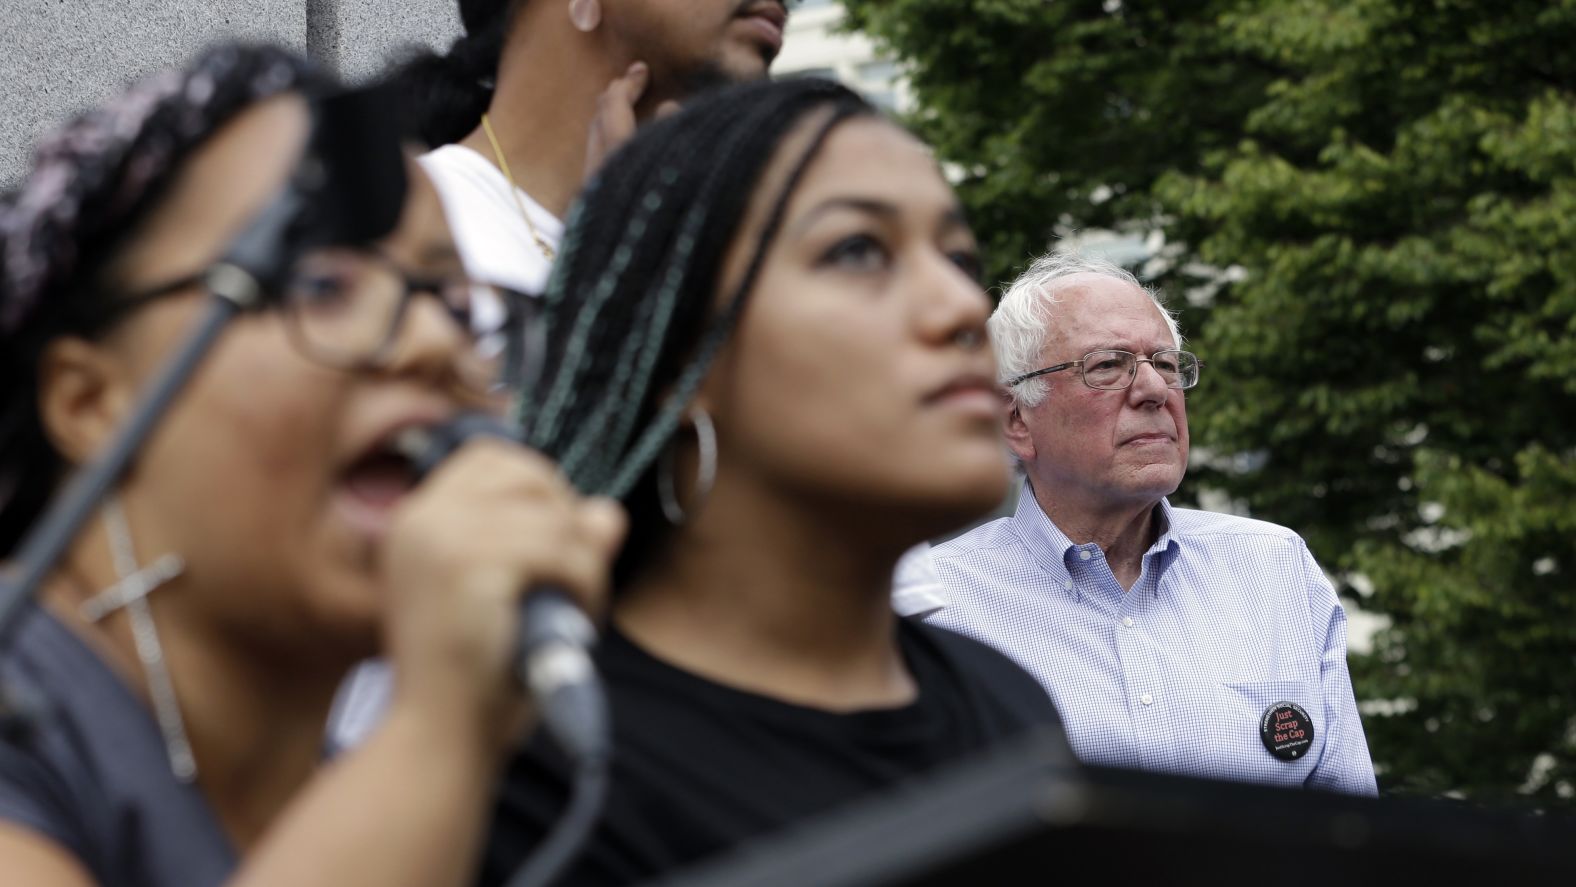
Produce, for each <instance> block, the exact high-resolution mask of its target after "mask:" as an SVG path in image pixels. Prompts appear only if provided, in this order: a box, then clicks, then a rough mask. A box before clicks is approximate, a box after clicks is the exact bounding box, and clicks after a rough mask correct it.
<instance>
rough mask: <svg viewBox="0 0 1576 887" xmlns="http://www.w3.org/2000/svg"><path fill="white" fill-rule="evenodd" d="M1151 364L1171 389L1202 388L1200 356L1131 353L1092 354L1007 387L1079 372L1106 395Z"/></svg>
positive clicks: (1088, 383)
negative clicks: (1057, 374)
mask: <svg viewBox="0 0 1576 887" xmlns="http://www.w3.org/2000/svg"><path fill="white" fill-rule="evenodd" d="M1141 363H1147V364H1149V365H1150V366H1152V367H1154V368H1155V372H1157V373H1159V374H1160V378H1161V379H1162V380H1164V381H1165V383H1166V387H1167V388H1181V389H1187V388H1192V387H1193V386H1194V385H1197V384H1198V371H1199V368H1200V367H1202V366H1203V362H1202V361H1200V360H1199V359H1198V355H1196V354H1194V353H1193V352H1191V351H1156V352H1155V353H1154V354H1152V355H1150V356H1149V357H1139V356H1138V355H1136V354H1134V353H1132V352H1131V351H1091V352H1089V353H1088V354H1085V355H1084V356H1083V359H1082V360H1070V361H1068V362H1067V363H1059V364H1057V365H1056V366H1051V367H1046V368H1045V369H1041V370H1035V371H1034V372H1032V373H1024V374H1023V375H1021V376H1018V377H1017V378H1015V379H1009V380H1008V381H1007V385H1008V386H1009V387H1010V386H1013V385H1017V384H1019V383H1022V382H1026V381H1028V380H1029V379H1033V378H1034V377H1036V376H1043V375H1046V374H1047V373H1059V372H1061V371H1062V370H1069V369H1072V368H1074V367H1077V368H1078V374H1079V375H1080V376H1082V377H1083V383H1084V384H1085V385H1088V386H1089V387H1090V388H1098V389H1100V390H1102V391H1118V390H1121V389H1123V388H1126V387H1128V386H1129V385H1132V384H1133V379H1134V378H1136V377H1137V376H1138V365H1139V364H1141Z"/></svg>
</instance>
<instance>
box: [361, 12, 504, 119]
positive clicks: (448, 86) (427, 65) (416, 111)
mask: <svg viewBox="0 0 1576 887" xmlns="http://www.w3.org/2000/svg"><path fill="white" fill-rule="evenodd" d="M527 2H530V0H457V3H458V6H459V11H460V23H461V24H463V25H464V26H465V34H464V35H463V36H461V37H460V38H458V39H457V40H455V41H454V43H453V44H451V45H450V46H449V50H448V52H442V53H439V52H419V53H417V54H415V55H414V56H412V57H411V58H410V59H409V60H408V61H406V62H405V63H404V64H403V65H402V66H400V68H399V69H398V70H396V71H395V72H394V73H392V74H391V75H389V80H391V81H392V82H394V83H396V84H398V88H399V90H400V93H401V94H402V95H405V96H407V97H408V101H407V105H406V107H407V109H408V110H407V120H406V129H407V131H408V132H409V133H410V134H412V135H414V136H415V137H417V138H419V139H420V140H421V141H423V142H425V143H426V144H427V145H428V146H429V147H433V148H436V147H438V146H440V145H447V144H449V143H451V142H457V141H459V140H460V139H463V138H465V136H466V135H468V134H469V133H470V131H471V130H473V129H475V128H476V127H477V126H479V125H481V121H482V114H483V113H484V112H486V110H487V106H488V105H489V104H491V102H492V96H493V87H494V78H496V77H497V74H498V61H499V59H500V58H501V57H502V55H503V44H504V41H505V40H506V39H507V38H508V36H509V25H510V24H511V23H512V22H513V21H514V16H515V13H516V12H517V10H518V9H519V7H521V6H524V5H525V4H526V3H527Z"/></svg>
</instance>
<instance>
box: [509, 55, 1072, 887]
mask: <svg viewBox="0 0 1576 887" xmlns="http://www.w3.org/2000/svg"><path fill="white" fill-rule="evenodd" d="M978 272H979V263H978V260H977V257H976V253H975V242H974V238H973V236H972V235H971V233H970V231H969V229H968V226H967V224H966V223H965V221H964V220H963V217H962V213H961V210H960V208H959V205H958V202H957V199H956V198H955V197H954V195H953V194H952V191H951V189H950V188H949V187H948V186H947V184H946V182H945V181H944V180H943V178H942V177H941V174H940V172H939V170H938V169H937V167H936V164H935V161H934V160H933V159H932V158H931V156H930V155H929V153H928V151H927V150H926V148H925V147H924V146H923V145H921V144H920V143H919V142H917V141H916V140H914V139H913V138H912V137H911V136H909V135H908V134H907V133H905V132H904V131H903V130H901V129H900V128H898V127H897V126H895V125H893V124H892V123H890V122H888V121H886V120H884V119H883V118H881V117H880V116H878V115H877V114H876V113H875V112H874V111H873V110H872V109H871V107H870V106H869V105H867V104H865V103H864V102H863V101H862V100H860V99H859V98H858V97H857V96H855V95H854V94H852V93H850V92H848V91H847V90H845V89H843V88H842V87H839V86H836V85H834V84H831V83H827V82H824V81H815V80H797V81H792V80H791V81H785V82H780V83H775V84H754V85H749V86H744V87H736V88H733V89H730V90H727V91H724V92H722V93H720V94H717V95H715V96H713V97H709V98H706V99H703V100H701V101H699V102H696V103H694V104H693V105H691V106H689V107H687V108H686V110H684V111H682V112H680V113H679V114H678V115H677V116H675V117H674V118H672V119H669V120H664V121H661V122H658V123H655V124H653V125H651V126H650V127H648V128H647V129H645V130H643V131H642V132H641V133H639V134H637V135H636V136H635V138H634V139H633V140H632V141H631V142H630V143H628V144H627V145H626V146H625V147H624V148H622V149H621V150H620V151H619V152H618V153H616V154H615V155H613V156H612V157H611V158H610V159H609V161H608V163H607V165H606V166H605V167H604V168H603V170H602V172H601V173H600V174H599V175H598V176H597V177H596V178H595V179H594V180H593V181H592V182H591V183H590V185H588V188H587V191H586V193H585V195H584V196H583V198H582V200H581V202H580V203H579V204H578V207H577V208H576V210H575V211H574V213H573V214H572V215H571V217H570V223H569V227H568V231H567V234H566V238H565V241H564V249H563V254H562V256H561V257H560V259H559V263H558V266H557V269H556V270H555V273H554V277H553V281H552V284H551V286H550V288H549V290H548V293H547V296H546V306H545V310H546V312H547V315H548V323H549V327H550V331H551V333H550V334H551V339H552V341H553V343H554V344H553V346H552V349H551V354H550V359H549V362H548V366H549V371H548V373H547V377H546V379H545V380H544V381H543V382H542V383H541V384H539V385H538V386H536V387H535V389H533V390H531V391H528V392H525V393H524V395H523V401H522V403H521V405H520V407H521V408H520V413H521V416H522V418H523V419H524V420H525V422H526V424H527V426H528V428H529V429H530V442H531V444H532V445H533V446H535V447H538V448H540V449H541V450H542V451H543V452H544V453H545V454H547V455H549V456H550V457H552V458H554V459H555V460H557V461H559V462H560V464H561V466H562V468H563V470H564V471H565V472H566V474H567V475H568V476H569V478H570V480H571V481H572V482H573V483H574V484H575V485H576V486H577V487H579V488H580V489H583V490H588V491H596V492H600V493H606V494H609V495H614V496H618V497H619V498H620V499H622V500H623V502H624V504H625V507H626V508H627V509H628V511H629V514H630V532H629V537H628V541H627V543H626V544H625V546H624V548H623V550H622V552H621V554H620V556H619V560H618V563H617V565H616V567H615V579H614V604H613V609H612V619H611V622H610V624H609V626H608V628H607V630H606V633H605V635H604V637H603V641H602V644H601V646H600V648H599V652H598V657H599V665H600V668H601V671H602V674H603V677H604V680H605V681H606V682H607V684H608V687H609V693H610V697H611V701H612V712H613V720H614V753H613V774H612V778H611V781H610V795H609V799H608V803H607V807H606V810H605V813H604V816H603V819H602V821H601V824H600V826H599V828H598V831H597V832H595V833H594V834H593V836H592V838H591V841H590V843H589V845H588V849H587V851H586V852H585V854H584V855H583V856H582V857H581V858H580V860H579V861H578V863H577V867H576V868H574V869H573V870H572V873H571V875H570V876H569V877H568V878H566V879H565V881H564V882H563V883H566V884H575V885H584V884H628V883H636V882H640V881H643V880H645V879H649V878H651V877H653V876H656V875H659V874H661V873H663V872H666V871H668V870H670V869H673V868H676V867H678V866H682V865H685V864H687V863H689V862H692V861H694V860H696V859H699V858H701V857H704V856H707V855H709V854H713V853H715V852H718V851H720V850H722V849H724V848H727V847H729V846H730V845H733V844H735V843H737V842H739V841H742V840H744V839H746V838H749V837H752V836H755V835H759V834H761V833H764V832H767V831H770V830H774V829H777V828H780V827H782V826H785V825H787V824H789V823H792V822H794V821H796V820H800V819H803V818H806V817H810V816H814V815H816V814H819V813H822V812H825V811H828V810H830V809H832V808H834V807H836V806H838V805H840V804H843V803H846V802H848V801H850V800H852V799H854V798H856V797H859V796H861V795H865V794H868V793H870V792H872V791H876V790H879V789H881V788H883V787H886V786H889V785H891V784H893V783H897V782H900V781H902V780H905V779H907V778H910V777H911V776H913V775H915V774H918V773H921V772H923V771H926V770H928V769H930V768H932V767H935V766H937V765H940V764H943V763H945V762H948V761H952V760H955V759H958V758H960V757H964V756H966V755H969V754H971V753H974V752H977V751H979V750H981V749H984V748H986V747H987V746H990V745H992V744H994V743H996V742H997V741H999V740H1001V739H1002V738H1004V737H1006V736H1008V735H1011V734H1015V733H1018V732H1020V731H1024V730H1028V729H1030V728H1033V727H1036V726H1042V725H1045V726H1048V725H1054V724H1056V716H1055V713H1054V711H1053V709H1052V706H1051V704H1050V702H1049V700H1048V699H1047V697H1046V695H1045V693H1044V692H1043V691H1042V690H1040V689H1039V687H1038V685H1036V684H1035V682H1034V681H1033V679H1031V678H1030V677H1029V676H1028V675H1027V674H1025V673H1024V672H1023V671H1021V670H1020V669H1018V668H1017V667H1016V666H1015V665H1013V664H1012V663H1011V662H1009V661H1008V660H1007V659H1005V658H1003V657H1002V656H1000V655H999V654H997V653H995V652H993V651H991V650H989V649H987V648H986V647H984V646H982V645H980V644H978V643H976V642H974V641H971V640H967V639H965V638H962V637H959V636H957V635H953V634H951V633H949V632H946V631H943V630H939V629H935V628H932V627H930V626H926V625H923V624H919V623H913V622H908V621H900V620H899V619H898V618H897V617H896V616H895V615H894V613H893V610H892V607H891V605H890V603H889V589H890V579H891V575H892V568H893V564H894V562H896V561H897V559H898V558H899V556H900V555H901V554H902V552H903V551H904V550H905V549H907V548H908V547H909V546H912V545H913V544H915V543H916V542H918V541H920V540H923V539H926V538H928V537H931V536H934V535H937V534H940V533H943V532H945V531H947V530H949V529H952V528H955V527H957V526H960V525H962V524H965V523H967V522H968V521H969V520H971V519H973V518H975V517H977V516H978V515H980V514H983V513H985V512H987V511H989V510H990V509H991V508H992V507H993V506H995V505H996V504H997V503H998V502H999V501H1000V500H1001V497H1002V495H1003V492H1004V491H1005V488H1006V484H1007V476H1008V475H1007V467H1006V464H1005V461H1004V459H1005V456H1004V448H1003V446H1002V442H1001V440H1000V438H999V436H998V435H999V427H1000V416H999V411H1000V409H1001V405H1000V404H1001V402H1000V399H999V395H998V393H997V391H996V389H995V387H994V382H993V380H994V378H995V377H994V363H993V360H992V357H991V353H990V350H989V349H988V348H987V347H986V342H985V338H984V337H985V326H984V324H985V319H986V315H987V314H988V311H989V303H988V301H987V300H986V297H985V294H984V293H983V292H982V290H981V288H980V284H979V282H978V279H977V275H978ZM1053 733H1054V728H1053ZM570 772H572V771H571V769H570V767H569V765H568V764H567V763H566V762H565V761H564V760H562V759H561V757H560V756H559V754H558V753H557V752H556V751H555V750H554V749H553V748H552V747H551V746H550V745H549V744H547V743H546V742H545V741H538V742H536V743H534V744H533V745H532V746H531V747H530V748H529V750H528V751H526V752H525V753H523V754H522V755H521V756H520V757H518V758H517V759H516V760H515V762H514V764H513V765H512V766H511V769H510V772H509V775H508V778H507V780H506V783H505V787H504V789H503V792H502V795H501V799H500V806H499V810H498V817H497V820H496V823H495V827H494V832H493V835H492V838H491V840H490V842H489V847H490V849H489V853H488V858H489V859H488V865H487V867H486V870H485V873H484V882H485V883H496V882H497V881H498V880H499V879H501V878H502V877H503V876H505V875H506V874H507V873H508V872H509V871H510V870H511V869H512V868H513V867H514V866H515V865H516V864H517V863H518V861H519V860H520V859H521V858H522V857H524V856H526V855H527V854H529V853H530V852H531V850H532V848H534V847H536V846H537V845H538V844H539V842H540V840H541V838H542V836H543V835H544V834H545V831H546V829H547V828H548V827H549V826H550V825H551V824H552V823H553V822H554V820H555V819H557V818H558V817H559V816H560V815H561V813H562V811H563V809H564V806H565V798H566V793H567V790H568V789H567V783H568V774H569V773H570Z"/></svg>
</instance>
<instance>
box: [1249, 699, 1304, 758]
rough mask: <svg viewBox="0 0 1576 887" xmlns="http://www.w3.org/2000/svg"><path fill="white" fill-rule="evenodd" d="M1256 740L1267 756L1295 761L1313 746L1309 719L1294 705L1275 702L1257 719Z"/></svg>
mask: <svg viewBox="0 0 1576 887" xmlns="http://www.w3.org/2000/svg"><path fill="white" fill-rule="evenodd" d="M1259 738H1260V739H1262V740H1263V741H1264V747H1265V748H1266V749H1268V750H1269V753H1270V754H1272V755H1274V756H1275V757H1277V758H1280V759H1281V760H1283V761H1295V760H1297V759H1299V758H1301V757H1302V756H1303V755H1306V754H1307V753H1308V749H1309V748H1310V747H1311V746H1312V745H1313V718H1310V717H1308V712H1307V710H1305V709H1304V708H1303V707H1302V706H1300V705H1298V704H1297V703H1295V702H1284V701H1282V702H1277V703H1275V704H1274V705H1272V706H1270V707H1269V708H1267V709H1265V710H1264V715H1263V717H1261V718H1259Z"/></svg>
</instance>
